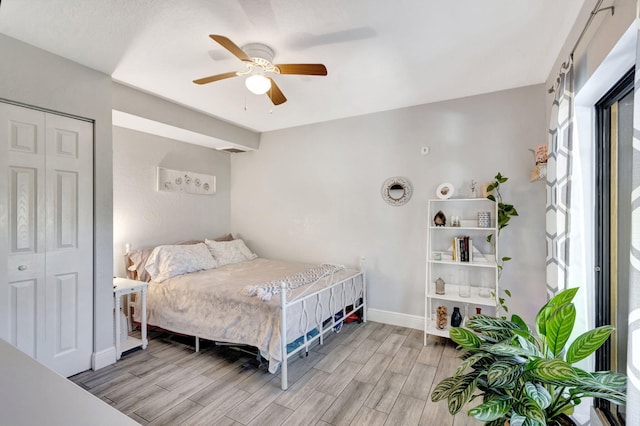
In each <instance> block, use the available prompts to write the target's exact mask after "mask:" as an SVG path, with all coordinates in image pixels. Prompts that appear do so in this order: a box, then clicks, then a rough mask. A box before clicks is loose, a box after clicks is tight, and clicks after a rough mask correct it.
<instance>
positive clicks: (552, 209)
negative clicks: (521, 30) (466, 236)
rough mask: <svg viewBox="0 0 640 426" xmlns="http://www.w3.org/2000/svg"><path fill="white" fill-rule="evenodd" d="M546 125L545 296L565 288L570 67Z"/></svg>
mask: <svg viewBox="0 0 640 426" xmlns="http://www.w3.org/2000/svg"><path fill="white" fill-rule="evenodd" d="M555 93H556V97H555V99H554V101H553V107H552V110H551V121H550V124H549V147H548V149H549V160H548V163H547V209H546V214H547V220H546V228H547V231H546V242H547V261H546V265H547V274H546V275H547V296H548V297H549V298H551V297H552V296H553V295H555V294H556V293H557V292H559V291H561V290H564V289H565V288H567V276H568V268H569V242H570V238H569V230H570V229H569V224H570V214H569V209H570V206H571V197H570V194H571V170H572V167H571V164H572V155H573V153H572V150H573V146H572V145H573V141H572V139H573V115H574V114H573V64H569V65H568V68H567V69H566V70H565V72H564V73H562V74H561V75H560V77H559V83H558V86H557V88H556V91H555Z"/></svg>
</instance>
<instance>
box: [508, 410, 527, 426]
mask: <svg viewBox="0 0 640 426" xmlns="http://www.w3.org/2000/svg"><path fill="white" fill-rule="evenodd" d="M526 421H527V418H526V417H523V416H521V415H520V414H518V413H513V414H512V415H511V420H509V424H510V425H511V426H525V422H526Z"/></svg>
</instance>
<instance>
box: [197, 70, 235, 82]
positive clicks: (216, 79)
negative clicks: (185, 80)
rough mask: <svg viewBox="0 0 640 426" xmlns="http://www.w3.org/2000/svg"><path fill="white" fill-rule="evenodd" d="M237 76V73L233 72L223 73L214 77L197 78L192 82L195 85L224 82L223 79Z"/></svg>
mask: <svg viewBox="0 0 640 426" xmlns="http://www.w3.org/2000/svg"><path fill="white" fill-rule="evenodd" d="M237 76H238V73H237V72H235V71H233V72H225V73H224V74H216V75H210V76H209V77H203V78H199V79H197V80H193V82H194V83H195V84H207V83H211V82H212V81H218V80H224V79H225V78H231V77H237Z"/></svg>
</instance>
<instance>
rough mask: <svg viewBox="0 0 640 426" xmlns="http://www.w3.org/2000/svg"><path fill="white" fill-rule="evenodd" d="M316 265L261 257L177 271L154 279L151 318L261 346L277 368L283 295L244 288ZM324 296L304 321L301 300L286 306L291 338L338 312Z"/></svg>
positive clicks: (339, 275)
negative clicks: (248, 291) (263, 297)
mask: <svg viewBox="0 0 640 426" xmlns="http://www.w3.org/2000/svg"><path fill="white" fill-rule="evenodd" d="M313 266H314V265H309V264H302V263H292V262H284V261H278V260H270V259H262V258H258V259H255V260H251V261H247V262H241V263H236V264H232V265H226V266H223V267H221V268H217V269H210V270H207V271H200V272H194V273H190V274H186V275H181V276H177V277H174V278H170V279H168V280H166V281H164V282H162V283H156V282H153V281H152V282H150V283H149V287H148V290H147V322H148V324H150V325H155V326H158V327H161V328H164V329H166V330H169V331H173V332H176V333H183V334H187V335H193V336H198V337H202V338H205V339H210V340H215V341H218V342H228V343H238V344H246V345H251V346H254V347H257V348H258V349H259V350H260V351H261V353H262V355H263V356H264V357H265V358H268V359H269V371H271V372H272V373H273V372H275V370H276V369H277V366H278V364H279V362H280V361H281V360H282V350H281V347H280V335H281V331H280V323H281V316H280V297H279V295H278V296H277V297H274V298H273V299H272V300H270V301H262V300H260V299H259V298H257V297H250V296H246V295H244V292H243V291H242V290H243V289H244V287H245V286H247V285H259V284H264V283H267V282H270V281H272V280H277V279H280V278H284V277H286V276H288V275H291V274H295V273H298V272H302V271H305V270H307V269H309V268H310V267H313ZM356 274H358V272H357V271H354V270H349V269H343V270H341V271H338V272H336V273H335V274H334V276H333V277H327V278H323V279H321V280H320V281H319V282H317V283H315V284H309V285H303V286H302V287H299V288H297V289H295V290H293V291H291V292H289V293H288V294H287V302H291V301H293V300H294V299H296V298H299V297H301V296H304V295H308V294H311V293H314V292H316V291H318V290H320V289H322V288H324V287H328V286H330V285H331V284H332V283H335V282H337V281H342V280H344V279H346V278H348V277H352V276H354V275H356ZM362 285H363V283H362V280H356V289H357V291H358V293H359V294H361V291H362ZM339 287H340V286H339ZM352 294H353V292H351V290H350V289H347V290H346V297H347V298H349V297H353V296H352ZM334 297H335V299H334V300H335V301H337V302H338V304H340V303H341V301H342V292H341V290H340V289H339V288H338V289H337V290H336V291H335V293H334ZM314 299H315V298H314ZM321 300H322V305H323V306H322V313H320V312H319V311H317V310H316V306H315V302H307V304H308V306H307V313H308V317H307V318H308V322H307V324H306V326H305V318H304V315H302V309H301V306H300V304H297V305H296V306H292V307H290V308H289V309H288V310H287V343H290V342H292V341H294V340H295V339H296V338H298V337H300V336H301V335H303V333H304V332H306V331H309V330H311V329H313V328H315V327H316V317H321V319H320V321H322V320H324V319H327V318H330V317H331V313H330V311H331V310H333V311H334V313H335V311H336V309H335V306H336V305H333V304H331V303H330V302H329V297H328V296H327V295H323V296H322V297H321ZM351 301H352V300H350V301H348V302H351ZM330 304H331V307H330V306H329V305H330ZM347 304H350V303H347ZM138 312H139V309H136V315H135V319H136V320H137V321H139V316H138V314H137V313H138ZM305 328H306V330H304V329H305Z"/></svg>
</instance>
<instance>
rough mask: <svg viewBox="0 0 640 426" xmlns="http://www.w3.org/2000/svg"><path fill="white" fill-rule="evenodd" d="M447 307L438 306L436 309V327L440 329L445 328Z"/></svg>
mask: <svg viewBox="0 0 640 426" xmlns="http://www.w3.org/2000/svg"><path fill="white" fill-rule="evenodd" d="M447 322H449V321H448V319H447V307H446V306H438V308H437V310H436V327H438V328H439V329H440V330H444V329H445V328H447Z"/></svg>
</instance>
